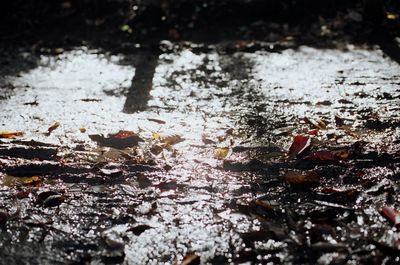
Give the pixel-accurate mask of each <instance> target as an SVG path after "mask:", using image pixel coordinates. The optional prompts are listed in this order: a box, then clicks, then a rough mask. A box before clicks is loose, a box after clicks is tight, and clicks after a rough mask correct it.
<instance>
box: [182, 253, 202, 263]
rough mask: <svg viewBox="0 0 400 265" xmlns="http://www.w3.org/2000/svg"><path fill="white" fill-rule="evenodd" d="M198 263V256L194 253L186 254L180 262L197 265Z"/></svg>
mask: <svg viewBox="0 0 400 265" xmlns="http://www.w3.org/2000/svg"><path fill="white" fill-rule="evenodd" d="M198 264H200V257H199V256H197V255H196V254H188V255H186V256H185V257H184V258H183V260H182V263H181V265H198Z"/></svg>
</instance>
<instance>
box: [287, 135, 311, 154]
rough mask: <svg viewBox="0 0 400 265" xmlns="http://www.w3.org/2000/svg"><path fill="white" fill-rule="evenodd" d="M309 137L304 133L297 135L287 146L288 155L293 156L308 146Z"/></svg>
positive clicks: (309, 142)
mask: <svg viewBox="0 0 400 265" xmlns="http://www.w3.org/2000/svg"><path fill="white" fill-rule="evenodd" d="M310 144H311V139H310V138H308V137H307V136H304V135H297V136H295V137H294V139H293V143H292V145H291V146H290V148H289V152H288V156H289V157H291V158H292V157H295V156H297V155H299V154H301V153H302V152H304V151H305V150H306V149H308V148H309V147H310Z"/></svg>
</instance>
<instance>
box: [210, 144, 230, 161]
mask: <svg viewBox="0 0 400 265" xmlns="http://www.w3.org/2000/svg"><path fill="white" fill-rule="evenodd" d="M229 151H230V149H229V148H228V147H223V148H217V149H215V151H214V157H215V158H217V159H219V160H223V159H225V158H227V157H228V155H229Z"/></svg>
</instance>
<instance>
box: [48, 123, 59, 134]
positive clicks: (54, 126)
mask: <svg viewBox="0 0 400 265" xmlns="http://www.w3.org/2000/svg"><path fill="white" fill-rule="evenodd" d="M58 127H60V123H59V122H57V121H56V122H55V123H53V124H52V125H51V126H50V127H49V128H48V129H47V133H46V135H47V136H49V135H50V134H51V133H52V132H53V131H54V130H55V129H57V128H58Z"/></svg>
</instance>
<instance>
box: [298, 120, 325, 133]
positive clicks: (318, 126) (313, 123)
mask: <svg viewBox="0 0 400 265" xmlns="http://www.w3.org/2000/svg"><path fill="white" fill-rule="evenodd" d="M303 120H304V122H305V123H307V124H309V125H311V126H312V127H313V128H315V129H320V130H326V122H325V121H324V120H323V119H320V120H319V121H314V120H311V119H309V118H307V117H304V118H303Z"/></svg>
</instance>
